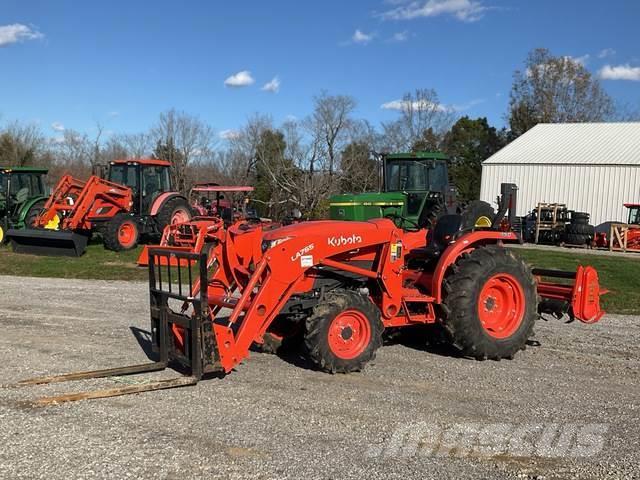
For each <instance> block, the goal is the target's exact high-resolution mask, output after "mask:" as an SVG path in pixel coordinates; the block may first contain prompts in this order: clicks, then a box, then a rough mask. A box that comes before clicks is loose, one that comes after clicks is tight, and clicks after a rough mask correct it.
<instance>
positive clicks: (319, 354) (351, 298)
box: [304, 290, 384, 373]
mask: <svg viewBox="0 0 640 480" xmlns="http://www.w3.org/2000/svg"><path fill="white" fill-rule="evenodd" d="M305 327H306V328H305V334H304V348H305V351H306V353H307V356H308V358H309V359H310V360H311V361H312V362H313V363H314V364H315V365H316V366H317V367H318V368H319V369H320V370H324V371H325V372H329V373H349V372H356V371H360V370H362V369H363V368H364V366H365V365H366V364H367V363H368V362H369V361H371V360H373V359H374V358H375V355H376V350H378V348H380V346H381V345H382V332H383V330H384V326H383V324H382V320H381V319H380V311H379V310H378V307H376V306H375V305H374V304H373V303H372V302H371V300H369V299H368V298H367V297H365V296H364V295H361V294H359V293H357V292H353V291H350V290H334V291H332V292H329V293H327V294H326V296H325V299H324V301H322V302H321V303H319V304H318V305H317V306H316V307H315V308H314V310H313V313H312V314H311V316H309V318H307V321H306V325H305Z"/></svg>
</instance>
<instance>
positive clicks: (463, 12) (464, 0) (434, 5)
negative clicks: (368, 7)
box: [380, 0, 488, 22]
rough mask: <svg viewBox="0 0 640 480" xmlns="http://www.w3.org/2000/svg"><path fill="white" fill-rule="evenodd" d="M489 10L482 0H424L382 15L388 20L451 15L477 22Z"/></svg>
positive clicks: (462, 19) (465, 20) (461, 19)
mask: <svg viewBox="0 0 640 480" xmlns="http://www.w3.org/2000/svg"><path fill="white" fill-rule="evenodd" d="M487 10H488V7H486V6H484V5H483V4H482V2H481V1H480V0H427V1H424V0H422V1H412V2H410V3H408V4H406V5H401V6H399V7H396V8H393V9H391V10H388V11H386V12H384V13H382V14H381V15H380V16H381V17H382V18H383V19H386V20H413V19H415V18H425V17H437V16H439V15H451V16H453V17H455V18H457V19H458V20H460V21H462V22H475V21H477V20H480V19H481V18H482V17H483V16H484V13H485V12H486V11H487Z"/></svg>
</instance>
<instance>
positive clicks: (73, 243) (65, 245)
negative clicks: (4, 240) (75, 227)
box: [7, 228, 89, 257]
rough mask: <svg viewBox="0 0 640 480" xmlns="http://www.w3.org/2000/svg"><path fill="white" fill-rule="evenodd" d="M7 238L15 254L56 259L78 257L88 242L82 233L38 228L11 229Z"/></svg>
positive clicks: (87, 238)
mask: <svg viewBox="0 0 640 480" xmlns="http://www.w3.org/2000/svg"><path fill="white" fill-rule="evenodd" d="M7 237H8V238H9V239H10V240H11V246H12V247H13V251H14V252H16V253H30V254H33V255H50V256H57V257H79V256H81V255H82V254H83V253H84V251H85V249H86V248H87V242H88V241H89V235H87V234H84V233H76V232H73V231H59V230H46V229H40V228H25V229H20V230H15V229H11V230H9V231H8V232H7Z"/></svg>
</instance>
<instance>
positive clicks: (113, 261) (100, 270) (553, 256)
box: [0, 243, 640, 314]
mask: <svg viewBox="0 0 640 480" xmlns="http://www.w3.org/2000/svg"><path fill="white" fill-rule="evenodd" d="M141 250H142V247H138V248H136V249H134V250H129V251H127V252H120V253H116V252H111V251H109V250H105V248H104V247H103V246H102V244H101V243H93V244H90V245H89V246H88V247H87V251H86V253H85V254H84V255H83V256H82V257H80V258H72V257H41V256H36V255H21V254H15V253H13V252H12V251H11V248H10V247H8V246H6V245H5V246H2V247H0V275H17V276H29V277H53V278H82V279H95V280H137V281H146V280H147V279H148V273H147V269H146V267H138V266H137V265H136V260H137V258H138V255H139V254H140V251H141ZM514 251H515V253H517V254H518V255H519V256H520V257H522V258H523V259H524V260H525V261H526V262H527V263H529V264H531V265H533V266H536V267H541V268H555V269H560V270H575V269H576V267H577V266H578V265H579V264H583V265H592V266H593V267H595V268H596V269H597V270H598V273H599V275H600V284H601V285H602V286H603V287H604V288H607V289H608V290H610V293H608V294H607V295H605V296H604V297H603V306H604V309H605V310H606V311H607V312H609V313H621V314H640V255H639V256H638V258H637V259H636V258H633V257H629V256H622V255H621V256H605V255H590V254H586V255H585V254H580V253H579V252H576V251H567V252H556V251H547V250H537V249H526V248H518V249H517V250H516V249H514Z"/></svg>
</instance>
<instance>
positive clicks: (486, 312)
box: [478, 273, 525, 339]
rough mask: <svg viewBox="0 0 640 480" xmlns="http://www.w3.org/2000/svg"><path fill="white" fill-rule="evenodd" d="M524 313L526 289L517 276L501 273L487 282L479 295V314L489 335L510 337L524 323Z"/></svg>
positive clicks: (500, 337)
mask: <svg viewBox="0 0 640 480" xmlns="http://www.w3.org/2000/svg"><path fill="white" fill-rule="evenodd" d="M524 313H525V295H524V290H523V288H522V285H520V282H519V281H518V280H516V278H515V277H513V276H512V275H509V274H506V273H499V274H496V275H494V276H492V277H490V278H489V279H488V280H487V281H486V282H485V284H484V286H483V287H482V290H481V291H480V296H479V297H478V316H479V317H480V323H481V324H482V328H484V331H485V332H486V333H487V334H488V335H490V336H492V337H494V338H498V339H504V338H508V337H510V336H511V335H513V333H515V332H516V331H517V330H518V328H519V327H520V325H521V324H522V319H523V318H524Z"/></svg>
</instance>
